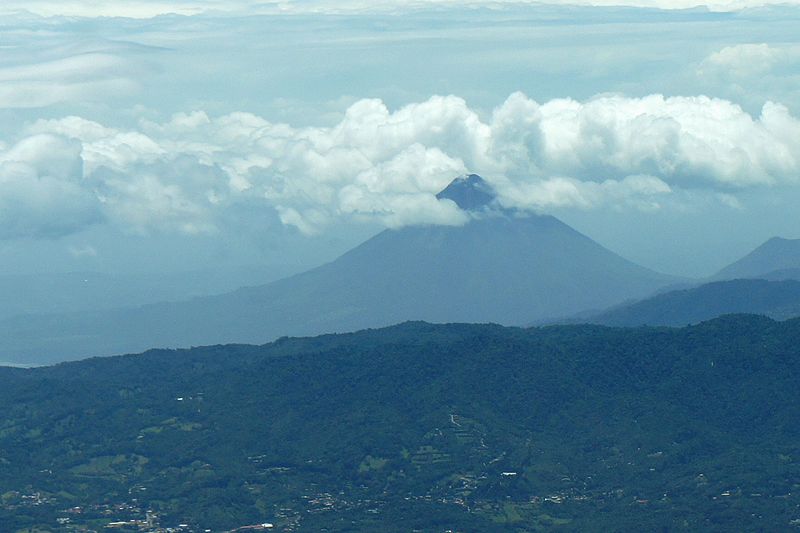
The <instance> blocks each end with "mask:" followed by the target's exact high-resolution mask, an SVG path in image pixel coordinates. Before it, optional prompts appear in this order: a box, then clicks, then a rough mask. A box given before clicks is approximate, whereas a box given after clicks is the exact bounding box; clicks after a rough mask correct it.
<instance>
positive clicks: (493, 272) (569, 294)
mask: <svg viewBox="0 0 800 533" xmlns="http://www.w3.org/2000/svg"><path fill="white" fill-rule="evenodd" d="M487 190H490V189H488V185H487V184H486V183H485V182H484V181H483V180H482V179H480V177H478V176H474V175H473V176H468V177H465V178H460V179H458V180H456V181H455V182H453V183H452V184H451V185H450V186H449V187H448V188H447V189H445V190H444V191H443V192H442V193H441V194H440V195H439V197H440V199H448V200H451V201H454V202H456V203H458V204H459V205H460V206H461V207H462V208H463V209H465V210H470V211H472V212H473V214H474V217H473V219H472V220H471V221H470V222H468V223H467V224H465V225H464V226H461V227H451V226H418V227H406V228H403V229H399V230H386V231H383V232H382V233H380V234H378V235H376V236H375V237H373V238H371V239H369V240H368V241H366V242H365V243H363V244H361V245H360V246H358V247H356V248H354V249H353V250H351V251H349V252H347V253H345V254H344V255H342V256H341V257H339V258H338V259H336V260H335V261H333V262H331V263H328V264H326V265H323V266H321V267H318V268H316V269H313V270H311V271H308V272H305V273H303V274H299V275H296V276H293V277H290V278H287V279H284V280H280V281H277V282H274V283H271V284H268V285H264V286H260V287H248V288H244V289H241V290H237V291H235V292H233V293H230V294H226V295H222V296H216V297H208V298H198V299H194V300H191V301H188V302H181V303H171V304H159V305H151V306H146V307H141V308H135V309H119V310H113V311H109V312H103V313H77V314H71V315H52V316H44V317H42V316H32V317H21V318H18V319H14V320H6V321H3V322H0V360H5V361H14V362H27V363H30V362H42V361H55V360H63V359H68V358H80V357H87V356H92V355H109V354H115V353H125V352H136V351H141V350H145V349H147V348H151V347H180V346H184V347H185V346H192V345H201V344H218V343H230V342H247V343H260V342H265V341H268V340H271V339H274V338H277V337H279V336H284V335H314V334H319V333H325V332H343V331H354V330H357V329H363V328H369V327H380V326H386V325H390V324H395V323H399V322H403V321H406V320H426V321H429V322H496V323H501V324H510V325H513V324H524V323H528V322H529V321H531V320H535V319H537V318H541V317H548V316H564V315H568V314H571V313H575V312H578V311H580V310H584V309H602V308H604V307H608V306H610V305H612V304H615V303H618V302H621V301H624V300H628V299H632V298H636V297H642V296H645V295H647V294H650V293H652V292H653V291H654V290H656V289H658V288H659V287H661V286H664V285H667V284H669V283H670V282H672V281H673V279H672V278H670V277H668V276H665V275H662V274H658V273H656V272H653V271H650V270H648V269H645V268H643V267H641V266H638V265H636V264H634V263H631V262H630V261H627V260H625V259H623V258H621V257H619V256H618V255H616V254H614V253H612V252H610V251H609V250H607V249H605V248H603V247H602V246H600V245H599V244H597V243H596V242H594V241H592V240H591V239H589V238H588V237H586V236H584V235H582V234H580V233H578V232H577V231H575V230H573V229H572V228H570V227H569V226H567V225H566V224H564V223H563V222H561V221H559V220H558V219H556V218H554V217H552V216H536V215H531V216H525V215H521V214H518V213H514V212H508V211H497V210H491V209H489V204H490V203H491V199H492V197H491V196H489V195H488V193H487V192H486V191H487Z"/></svg>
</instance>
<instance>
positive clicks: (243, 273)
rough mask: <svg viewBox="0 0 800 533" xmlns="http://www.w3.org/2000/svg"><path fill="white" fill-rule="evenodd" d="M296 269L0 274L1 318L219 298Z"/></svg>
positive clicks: (265, 267) (280, 266) (268, 267)
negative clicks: (211, 297)
mask: <svg viewBox="0 0 800 533" xmlns="http://www.w3.org/2000/svg"><path fill="white" fill-rule="evenodd" d="M299 270H300V268H298V267H292V266H289V265H274V266H260V267H228V268H220V269H218V270H197V271H185V272H166V273H146V274H107V273H101V272H64V273H31V274H5V275H0V294H1V295H2V298H0V320H2V319H5V318H10V317H13V316H16V315H23V314H42V313H69V312H73V311H98V310H101V309H114V308H119V307H133V306H138V305H146V304H150V303H156V302H164V301H179V300H186V299H189V298H192V297H196V296H206V295H211V294H222V293H226V292H230V291H232V290H236V289H237V288H239V287H241V286H243V285H257V284H258V285H261V284H264V283H269V282H272V281H275V280H278V279H281V278H284V277H286V276H288V275H290V274H293V273H296V272H298V271H299Z"/></svg>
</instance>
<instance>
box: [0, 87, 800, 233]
mask: <svg viewBox="0 0 800 533" xmlns="http://www.w3.org/2000/svg"><path fill="white" fill-rule="evenodd" d="M465 172H478V173H480V174H482V175H484V176H485V177H486V178H487V179H488V180H489V181H490V182H491V183H492V184H493V185H494V186H495V188H496V190H497V192H498V195H499V201H500V203H501V204H502V205H503V206H505V207H510V208H517V209H524V210H548V209H552V208H563V207H570V208H579V209H592V208H598V207H613V208H617V209H631V208H632V209H642V210H653V209H659V208H661V207H662V205H663V204H664V202H670V201H673V199H674V198H687V197H690V196H691V195H692V194H702V195H708V194H712V195H718V196H719V198H720V201H723V202H725V203H728V204H732V205H735V204H736V200H735V199H736V194H737V192H738V191H742V190H747V189H752V188H757V187H774V186H796V185H798V180H799V179H800V121H798V119H797V118H795V117H794V116H792V115H791V114H790V113H789V111H788V110H787V109H786V108H785V107H783V106H781V105H778V104H774V103H767V104H766V105H765V106H764V107H763V109H762V111H761V114H760V115H759V116H757V117H753V116H751V115H749V114H748V113H746V112H745V111H743V110H742V109H741V108H740V107H739V106H737V105H735V104H733V103H731V102H729V101H726V100H720V99H712V98H707V97H704V96H698V97H681V98H666V97H663V96H661V95H651V96H648V97H644V98H628V97H624V96H614V95H610V96H602V97H598V98H594V99H591V100H589V101H585V102H579V101H575V100H570V99H557V100H552V101H549V102H546V103H543V104H540V103H537V102H536V101H534V100H532V99H530V98H528V97H527V96H525V95H524V94H522V93H515V94H512V95H511V96H510V97H509V98H508V99H507V100H506V101H505V102H503V103H502V104H501V105H500V106H498V107H497V108H496V109H495V110H494V111H493V112H492V113H491V114H490V115H489V116H481V115H480V114H479V113H478V112H476V111H475V110H473V109H471V108H470V107H469V106H468V105H467V103H466V102H465V101H464V100H463V99H461V98H459V97H456V96H435V97H432V98H430V99H429V100H427V101H423V102H419V103H414V104H411V105H407V106H404V107H402V108H400V109H397V110H390V109H388V108H387V106H386V105H385V104H384V103H383V102H382V101H380V100H375V99H364V100H360V101H357V102H356V103H354V104H353V105H351V106H350V107H349V108H348V109H347V111H346V113H345V114H344V116H343V117H342V119H341V120H340V121H339V122H338V123H337V124H335V125H333V126H329V127H293V126H290V125H288V124H282V123H273V122H270V121H268V120H266V119H265V118H263V117H259V116H256V115H254V114H250V113H231V114H226V115H222V116H218V117H211V116H209V115H208V114H206V113H205V112H203V111H196V112H192V113H180V114H176V115H174V116H173V117H172V118H171V120H169V121H167V122H152V121H148V120H145V119H141V120H140V121H139V126H138V127H137V128H136V129H128V130H124V129H119V128H112V127H108V126H105V125H102V124H99V123H97V122H92V121H89V120H86V119H83V118H79V117H74V116H71V117H66V118H62V119H58V120H39V121H36V122H34V123H32V124H31V125H29V126H28V127H26V128H25V130H24V131H22V132H20V134H19V136H18V138H17V139H16V140H12V141H10V142H6V143H5V144H4V145H3V144H0V183H2V187H0V206H2V210H0V213H2V220H0V227H2V228H3V230H2V232H1V233H0V237H3V238H12V237H57V236H60V235H65V234H68V233H71V232H74V231H77V230H79V229H81V228H82V227H85V226H87V225H90V224H95V223H98V222H106V223H110V224H114V225H117V226H119V227H121V228H123V229H124V230H126V231H130V232H138V233H148V232H165V231H166V232H179V233H188V234H197V233H214V232H217V231H220V230H225V229H230V228H229V226H230V225H232V224H241V223H247V221H243V220H242V218H241V217H240V216H238V213H240V212H242V211H243V210H245V209H246V210H256V211H262V212H263V211H266V212H272V213H274V215H275V216H276V217H277V218H279V219H280V220H281V221H282V222H283V223H284V224H286V225H290V226H294V227H296V228H297V229H299V230H300V231H301V232H303V233H306V234H313V233H316V232H319V231H322V230H323V229H324V228H325V227H326V226H328V225H330V224H333V223H335V222H337V221H342V220H348V221H353V220H364V221H370V222H377V223H379V224H382V225H384V226H387V227H400V226H404V225H409V224H451V225H458V224H463V223H464V222H465V221H466V220H468V216H467V215H466V214H465V213H463V212H461V211H460V210H459V209H458V208H457V207H456V206H455V204H453V203H452V202H450V201H437V200H436V198H435V194H436V193H437V192H438V191H439V190H441V189H442V188H444V187H445V186H446V185H447V183H448V182H449V181H450V180H451V179H452V178H453V177H455V176H456V175H459V174H462V173H465ZM676 193H680V194H676ZM676 201H677V200H676Z"/></svg>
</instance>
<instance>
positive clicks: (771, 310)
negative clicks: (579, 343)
mask: <svg viewBox="0 0 800 533" xmlns="http://www.w3.org/2000/svg"><path fill="white" fill-rule="evenodd" d="M732 313H751V314H759V315H764V316H768V317H771V318H774V319H776V320H784V319H787V318H793V317H797V316H800V281H795V280H782V281H770V280H765V279H736V280H731V281H717V282H712V283H707V284H704V285H700V286H698V287H692V288H689V289H682V290H676V291H670V292H666V293H661V294H657V295H655V296H652V297H650V298H646V299H644V300H641V301H638V302H634V303H631V304H624V305H620V306H617V307H613V308H611V309H608V310H606V311H603V312H601V313H598V314H594V315H590V316H584V317H581V318H576V319H574V320H570V321H567V322H584V323H591V324H603V325H608V326H642V325H650V326H685V325H687V324H696V323H698V322H702V321H705V320H710V319H712V318H716V317H718V316H721V315H726V314H732Z"/></svg>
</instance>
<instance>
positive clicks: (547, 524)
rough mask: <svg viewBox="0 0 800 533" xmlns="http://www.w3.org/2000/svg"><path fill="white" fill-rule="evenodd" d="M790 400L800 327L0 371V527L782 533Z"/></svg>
mask: <svg viewBox="0 0 800 533" xmlns="http://www.w3.org/2000/svg"><path fill="white" fill-rule="evenodd" d="M798 378H800V321H798V320H793V321H788V322H774V321H772V320H769V319H766V318H760V317H754V316H729V317H724V318H721V319H717V320H714V321H711V322H707V323H703V324H700V325H698V326H693V327H688V328H683V329H653V328H638V329H629V330H624V329H610V328H605V327H599V326H563V327H549V328H542V329H528V330H525V329H517V328H504V327H500V326H493V325H457V324H455V325H430V324H426V323H420V322H414V323H406V324H403V325H399V326H396V327H391V328H387V329H382V330H372V331H363V332H360V333H355V334H347V335H338V336H325V337H318V338H308V339H282V340H279V341H278V342H275V343H273V344H269V345H265V346H261V347H254V346H241V345H239V346H237V345H231V346H214V347H207V348H197V349H192V350H184V351H150V352H147V353H145V354H142V355H131V356H125V357H115V358H104V359H92V360H87V361H82V362H77V363H69V364H61V365H58V366H54V367H47V368H38V369H29V370H22V369H8V368H5V369H0V413H2V415H0V494H2V502H1V503H2V507H0V523H2V524H10V525H9V526H7V527H9V528H10V529H9V530H10V531H16V530H17V529H21V528H28V527H34V526H35V527H38V528H39V529H38V530H39V531H48V530H65V531H66V530H69V528H71V527H76V528H77V527H78V526H86V527H93V528H98V529H99V528H102V527H104V526H105V525H106V524H108V523H109V522H111V521H128V522H129V523H131V524H133V523H138V522H133V521H135V520H142V521H145V520H146V519H147V516H146V512H147V511H148V510H150V511H151V513H150V521H151V523H158V524H160V525H161V527H177V525H178V524H186V527H185V528H184V530H192V531H202V530H203V529H206V528H207V529H212V530H214V531H220V530H229V529H233V528H235V527H239V526H243V525H248V524H256V523H272V524H274V525H275V526H276V528H277V530H279V531H290V530H294V531H322V530H327V531H376V530H380V531H410V530H420V531H444V530H446V529H452V530H454V531H539V530H545V529H546V530H559V529H562V530H572V531H587V530H594V531H658V530H670V531H699V530H703V531H732V530H737V531H754V530H764V531H779V530H787V529H788V528H789V527H790V524H794V523H796V521H797V519H799V518H800V510H799V509H798V504H800V491H799V490H798V489H800V481H799V480H800V477H799V476H800V445H798V442H800V440H798V437H800V403H798V401H797V399H798V397H797V383H798ZM76 509H77V510H76ZM59 520H60V522H59ZM142 523H144V522H142ZM130 527H134V526H130ZM137 527H138V526H137Z"/></svg>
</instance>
